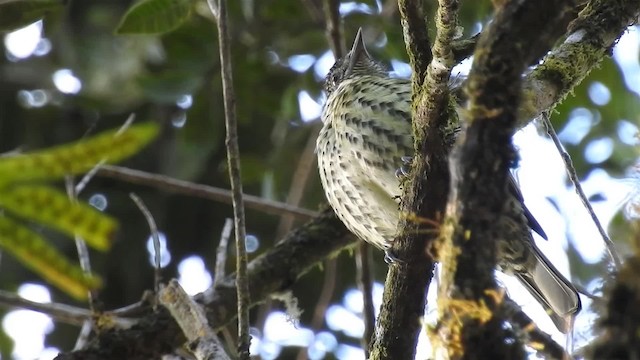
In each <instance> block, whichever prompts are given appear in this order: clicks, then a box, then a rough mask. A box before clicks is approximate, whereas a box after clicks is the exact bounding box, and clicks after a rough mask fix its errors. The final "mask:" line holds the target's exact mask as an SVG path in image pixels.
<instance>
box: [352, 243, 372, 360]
mask: <svg viewBox="0 0 640 360" xmlns="http://www.w3.org/2000/svg"><path fill="white" fill-rule="evenodd" d="M356 269H357V271H358V279H357V282H358V288H359V289H360V291H361V292H362V315H363V319H364V335H363V336H362V341H360V344H361V345H362V348H363V349H364V353H365V359H368V358H369V346H370V345H371V341H372V340H373V330H374V326H375V323H376V315H375V309H374V307H373V298H372V296H373V279H372V276H371V246H369V244H367V243H366V242H364V241H360V242H358V247H357V248H356Z"/></svg>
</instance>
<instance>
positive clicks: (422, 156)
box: [371, 0, 458, 359]
mask: <svg viewBox="0 0 640 360" xmlns="http://www.w3.org/2000/svg"><path fill="white" fill-rule="evenodd" d="M407 9H413V11H414V12H413V13H411V12H410V11H408V10H407ZM416 9H420V4H419V2H417V1H409V0H407V1H403V2H400V13H401V15H402V19H403V20H402V23H403V27H404V30H405V42H406V43H407V50H408V51H409V52H410V53H409V58H410V59H412V62H411V64H412V66H413V78H412V81H413V86H412V87H413V90H414V94H413V96H414V104H415V105H414V109H413V128H414V131H413V132H414V147H415V152H416V156H415V159H414V162H413V165H412V168H413V169H412V174H411V181H407V182H405V184H404V185H405V191H404V192H403V196H402V200H401V205H400V206H401V210H400V211H401V214H405V216H403V217H402V220H401V221H400V225H399V228H400V229H401V231H400V236H398V237H397V238H396V239H395V240H394V243H393V248H392V252H393V254H394V255H396V256H397V257H398V258H399V259H400V260H399V261H398V262H396V263H394V264H393V265H392V266H390V268H389V272H388V273H387V280H386V283H385V290H384V295H383V301H382V309H381V311H380V315H379V318H378V324H377V325H376V329H377V330H376V336H377V337H376V341H375V343H374V345H373V349H372V352H371V358H372V359H390V358H393V359H413V358H414V357H415V351H416V345H417V341H418V333H419V331H420V329H421V326H420V319H421V318H422V316H423V314H424V309H425V306H426V294H427V289H428V288H429V283H430V282H431V277H432V275H433V267H434V264H435V261H434V259H433V258H432V257H431V256H430V255H429V251H428V250H427V249H429V248H430V247H431V244H432V242H433V241H434V240H435V239H436V238H437V236H438V231H437V230H435V229H433V228H431V229H425V226H424V225H425V224H428V223H439V221H441V219H442V218H443V214H444V211H445V206H446V204H447V194H448V189H449V169H448V162H447V158H448V149H449V145H448V143H447V142H448V141H447V139H448V138H449V139H450V135H451V134H448V135H449V136H446V135H444V134H445V133H446V132H447V131H446V128H451V127H449V126H448V125H447V124H448V121H449V118H450V116H449V115H450V113H449V112H448V111H447V110H448V105H449V91H448V81H449V75H450V73H451V68H452V67H453V65H454V63H453V55H452V52H451V48H450V47H449V45H450V44H451V42H452V40H453V35H454V33H455V28H456V25H457V11H458V1H457V0H441V1H440V2H439V7H438V12H437V15H436V25H437V34H436V39H435V41H434V48H433V57H432V56H431V50H429V49H428V48H427V49H425V48H424V46H425V45H426V46H428V44H429V43H428V42H427V43H424V42H423V41H424V39H427V34H426V24H425V22H424V20H423V18H422V14H421V13H415V11H417V10H416ZM423 38H424V39H423ZM414 51H421V52H422V53H413V52H414ZM423 61H430V62H427V63H424V64H423V63H422V62H423ZM427 64H428V65H427ZM425 65H426V66H425ZM421 66H424V68H420V67H421ZM416 91H417V92H416ZM421 219H424V221H421Z"/></svg>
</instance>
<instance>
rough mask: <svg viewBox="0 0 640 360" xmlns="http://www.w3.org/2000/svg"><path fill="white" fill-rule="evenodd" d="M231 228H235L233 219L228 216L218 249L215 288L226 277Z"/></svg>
mask: <svg viewBox="0 0 640 360" xmlns="http://www.w3.org/2000/svg"><path fill="white" fill-rule="evenodd" d="M231 230H233V220H231V219H229V218H227V219H225V221H224V226H223V227H222V234H221V235H220V243H219V244H218V249H217V250H216V268H215V273H214V279H213V287H214V288H215V286H216V285H218V283H219V282H220V281H221V280H222V279H223V278H224V265H225V264H226V263H227V246H228V244H229V237H230V236H231Z"/></svg>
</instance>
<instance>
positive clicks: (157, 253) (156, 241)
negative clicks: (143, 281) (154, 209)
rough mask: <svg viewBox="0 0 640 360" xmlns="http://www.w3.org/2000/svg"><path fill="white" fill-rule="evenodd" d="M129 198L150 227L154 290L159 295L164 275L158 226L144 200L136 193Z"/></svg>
mask: <svg viewBox="0 0 640 360" xmlns="http://www.w3.org/2000/svg"><path fill="white" fill-rule="evenodd" d="M129 197H130V198H131V200H133V202H134V203H136V206H137V207H138V209H140V212H141V213H142V215H143V216H144V218H145V219H146V220H147V224H148V225H149V231H150V232H151V238H152V239H153V253H154V254H153V263H154V264H153V265H154V266H153V267H154V269H153V277H154V279H153V289H154V290H155V292H156V293H158V291H160V281H162V275H161V273H160V270H161V266H160V265H161V264H160V261H161V259H162V253H161V251H162V247H161V246H160V236H159V235H158V226H157V225H156V221H155V220H154V219H153V215H151V212H150V211H149V209H148V208H147V206H146V205H145V204H144V202H143V201H142V199H140V197H139V196H138V195H136V194H134V193H129Z"/></svg>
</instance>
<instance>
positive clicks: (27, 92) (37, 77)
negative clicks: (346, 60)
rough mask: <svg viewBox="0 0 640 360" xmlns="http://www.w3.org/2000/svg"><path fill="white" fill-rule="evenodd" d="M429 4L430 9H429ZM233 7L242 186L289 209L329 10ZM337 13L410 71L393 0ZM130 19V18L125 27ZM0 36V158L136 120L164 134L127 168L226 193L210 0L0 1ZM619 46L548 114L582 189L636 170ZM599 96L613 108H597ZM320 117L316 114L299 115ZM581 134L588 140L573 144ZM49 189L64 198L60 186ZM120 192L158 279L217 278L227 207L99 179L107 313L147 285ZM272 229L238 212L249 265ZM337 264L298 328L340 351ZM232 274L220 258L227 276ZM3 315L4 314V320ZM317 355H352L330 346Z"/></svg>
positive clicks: (317, 287) (326, 56) (24, 278)
mask: <svg viewBox="0 0 640 360" xmlns="http://www.w3.org/2000/svg"><path fill="white" fill-rule="evenodd" d="M426 3H427V8H428V9H429V13H430V14H432V13H433V11H434V2H433V1H427V2H426ZM134 4H135V6H134ZM229 5H230V9H229V10H230V23H231V26H232V28H231V36H232V48H231V51H232V58H233V67H234V82H235V88H236V96H237V104H238V120H239V134H240V137H239V141H240V149H241V157H242V159H241V165H242V176H243V185H244V190H245V192H246V193H249V194H254V195H259V196H262V197H264V198H267V199H273V200H278V201H285V200H286V198H287V194H288V193H289V190H290V187H291V185H292V181H293V179H294V174H295V173H296V169H297V167H298V166H301V165H300V158H301V154H303V153H304V152H305V147H306V146H307V143H308V142H309V139H310V138H314V137H315V135H316V133H317V131H318V126H319V120H318V119H317V110H318V104H317V103H316V102H321V99H322V92H321V81H322V77H323V76H324V72H326V71H327V70H328V66H330V65H331V63H332V58H331V56H330V53H329V52H328V51H329V50H328V49H329V47H328V43H327V39H326V37H325V22H324V16H323V13H322V6H323V4H322V2H321V1H318V0H304V1H275V0H260V1H252V0H243V1H232V2H230V4H229ZM132 6H133V7H132ZM341 10H342V15H343V20H344V29H345V36H346V39H347V43H349V42H350V39H352V38H353V36H354V34H355V32H356V30H357V28H358V27H360V26H363V27H364V28H365V37H366V38H367V39H368V40H367V41H368V43H370V44H372V46H370V50H371V52H372V53H373V54H374V56H375V57H377V58H378V59H381V60H383V61H384V62H386V63H390V62H391V60H394V61H393V64H394V69H395V70H398V72H399V73H401V72H402V71H403V70H404V71H406V66H402V64H400V63H398V62H397V61H406V54H405V52H404V44H403V42H402V32H401V28H400V25H399V15H398V13H397V10H396V8H395V3H394V2H393V1H390V0H387V1H385V2H380V1H360V2H342V3H341ZM491 10H492V5H491V2H490V1H473V2H464V4H463V6H462V10H461V25H462V26H463V31H462V33H463V35H464V36H470V35H473V34H474V33H476V32H477V31H479V30H480V29H481V26H482V25H481V24H483V23H486V22H487V21H488V19H489V16H490V13H491ZM127 11H130V16H128V17H127V18H126V19H125V18H124V15H125V13H127ZM43 17H44V20H43V21H40V22H38V24H37V25H36V26H35V28H34V27H33V26H32V27H31V28H30V29H31V30H30V31H39V32H40V33H41V38H40V40H39V42H38V43H37V46H36V48H35V49H34V51H32V52H31V53H30V54H28V55H27V56H26V57H20V56H17V55H16V54H15V53H12V52H11V46H10V44H11V36H15V33H12V31H14V30H17V29H19V28H21V27H22V26H25V25H28V24H29V23H31V22H33V21H37V20H38V19H41V18H43ZM0 28H1V29H3V30H4V32H5V35H4V40H5V41H4V42H3V43H2V45H0V46H2V47H3V48H2V52H3V54H4V55H5V56H3V57H2V58H1V59H0V79H2V81H0V152H10V151H15V150H16V149H19V150H31V149H41V148H45V147H50V146H53V145H56V144H62V143H66V142H70V141H73V140H77V139H80V138H83V137H85V136H87V135H88V134H95V133H97V132H100V131H102V130H104V129H110V128H115V127H118V126H120V125H121V124H122V123H123V122H124V121H125V119H126V118H128V117H129V115H130V114H135V116H136V119H138V121H153V122H155V123H157V124H159V125H160V126H161V128H162V130H161V134H160V135H159V137H158V138H157V139H156V141H155V142H154V143H153V144H152V145H150V146H148V147H147V148H145V149H143V150H142V151H141V152H140V153H139V154H138V155H136V156H135V157H133V158H131V159H130V160H128V161H126V162H125V163H124V165H126V166H128V167H132V168H136V169H141V170H145V171H149V172H153V173H160V174H165V175H169V176H172V177H175V178H178V179H183V180H189V181H193V182H197V183H202V184H208V185H213V186H216V187H221V188H229V181H228V176H227V172H226V160H225V151H224V118H223V105H222V90H221V85H220V74H219V72H220V64H219V57H218V47H217V33H216V31H215V29H216V28H215V23H214V22H213V19H212V16H211V14H210V12H209V9H208V7H207V5H206V2H204V1H193V2H192V1H187V0H152V1H147V2H145V3H138V4H136V3H135V2H132V1H125V0H109V1H106V0H94V1H68V2H60V1H49V0H43V1H17V2H13V3H9V4H8V5H7V4H4V5H2V7H0ZM34 29H35V30H34ZM38 29H39V30H38ZM141 33H144V34H141ZM636 39H637V38H636ZM636 41H637V40H636ZM625 46H626V47H625V48H624V49H622V50H620V51H623V52H625V53H626V54H628V55H629V54H630V56H629V58H630V59H631V63H630V64H631V66H636V70H633V69H632V70H626V72H623V69H624V68H623V67H622V65H621V64H620V63H616V62H615V61H614V60H612V59H607V60H605V61H604V62H603V63H602V66H600V67H599V68H598V69H597V70H595V71H593V72H592V73H591V74H590V75H589V76H588V77H587V79H586V80H585V81H584V82H583V84H582V85H581V86H580V87H579V88H577V89H576V90H575V92H574V94H573V96H570V97H569V98H567V99H566V100H565V101H564V102H563V103H562V104H561V105H560V106H558V107H557V108H556V113H554V114H553V118H552V120H553V122H554V125H555V126H556V128H557V129H559V131H560V130H563V129H567V131H569V132H570V133H571V134H573V135H572V136H573V137H572V136H568V138H572V139H577V140H575V141H566V142H565V146H566V147H567V150H568V151H569V153H570V154H571V155H572V157H573V161H574V165H575V167H576V170H577V173H578V175H579V176H580V177H581V178H583V179H584V178H586V177H588V176H589V174H592V173H593V171H594V170H597V169H604V170H605V171H606V172H607V173H608V174H610V175H611V176H613V177H616V178H623V177H626V178H631V177H632V176H633V174H634V173H633V166H634V165H635V164H636V161H637V157H638V147H637V138H634V132H636V131H637V129H638V128H637V126H638V122H639V117H638V110H639V109H640V102H639V101H638V88H637V87H636V88H635V91H632V90H630V88H629V85H630V86H635V85H634V84H637V83H640V75H639V74H640V70H637V69H640V66H639V65H637V62H638V55H639V54H638V45H637V43H631V44H629V43H625ZM634 57H635V65H634V63H633V59H634ZM633 71H636V72H633ZM624 74H626V75H624ZM625 76H627V83H628V84H629V85H626V84H625ZM56 79H57V80H56ZM61 79H62V80H61ZM73 79H76V80H73ZM69 81H71V84H75V85H76V86H77V85H78V84H80V86H81V89H73V86H72V87H71V88H67V87H65V86H68V85H69ZM74 81H76V82H74ZM64 84H67V85H64ZM76 90H78V91H76ZM607 93H608V94H609V101H606V102H603V101H601V99H602V96H605V98H606V95H607ZM576 109H581V110H576ZM576 111H577V112H576ZM314 112H315V115H316V118H315V119H309V118H308V117H312V118H313V117H314V116H313V115H314ZM309 114H311V115H309ZM576 114H587V115H588V116H587V117H586V118H587V120H584V119H582V122H580V119H578V122H574V123H571V121H574V120H575V119H576V116H575V115H576ZM589 119H590V120H589ZM568 124H569V125H571V126H569V127H567V126H568ZM580 132H582V136H578V135H580ZM576 134H578V135H576ZM565 135H566V132H565ZM594 146H595V149H596V150H593V149H594ZM598 146H599V147H598ZM590 148H591V150H589V149H590ZM602 149H604V150H602ZM608 149H610V154H609V155H607V153H609V150H608ZM589 151H596V153H597V154H603V153H604V154H605V156H601V158H602V159H601V160H599V161H596V162H594V161H589V158H588V157H585V154H588V153H589ZM603 151H604V152H603ZM309 161H314V156H311V157H310V158H308V159H304V160H303V161H302V163H303V164H306V163H308V162H309ZM1 175H2V174H0V176H1ZM540 175H541V176H544V175H545V174H540ZM56 186H58V187H59V188H60V189H61V190H64V187H63V186H64V185H63V184H62V183H61V182H60V183H58V184H56ZM604 190H606V189H603V191H604ZM130 192H135V193H136V194H138V195H139V196H140V197H141V198H142V199H143V200H144V201H145V203H146V204H147V206H148V207H149V208H150V210H151V213H152V214H153V216H154V218H155V220H156V222H157V223H158V227H159V229H160V230H161V231H162V232H163V234H164V235H165V237H166V241H167V249H168V254H170V260H169V259H168V258H165V259H166V260H167V265H166V267H165V268H164V269H163V275H164V276H165V278H166V279H168V278H171V277H175V276H177V274H178V265H179V264H181V261H182V260H184V259H185V258H188V257H190V256H192V255H196V256H199V257H200V258H201V259H202V260H203V261H204V264H205V266H206V268H207V269H213V267H214V261H215V260H214V256H215V249H216V246H217V244H218V239H219V237H220V232H221V230H222V227H223V223H224V221H225V219H226V218H228V217H231V216H232V210H231V207H230V206H228V205H225V204H221V203H217V202H212V201H208V200H203V199H197V198H193V197H187V196H182V195H174V194H170V193H167V192H159V191H157V190H154V189H152V188H149V187H145V186H138V185H132V184H128V183H126V182H123V181H118V180H113V179H108V178H103V177H96V178H94V179H93V180H92V181H91V183H90V184H89V186H88V188H87V189H86V190H85V191H84V192H83V193H82V194H81V195H80V199H82V200H84V201H89V200H90V199H92V196H95V195H96V194H101V195H104V197H105V199H106V201H107V203H108V206H107V209H106V212H107V213H108V214H110V215H113V216H114V217H116V218H117V219H119V220H120V222H121V226H120V231H119V233H118V234H117V239H116V242H115V243H114V246H113V247H112V249H111V250H110V251H109V252H107V253H98V252H94V253H92V259H91V260H92V265H93V268H94V271H95V272H96V273H97V274H99V275H100V276H102V278H103V280H104V288H103V289H102V290H101V291H100V294H99V299H100V301H101V302H102V303H103V305H104V307H105V308H106V309H112V308H117V307H121V306H124V305H127V304H130V303H132V302H135V301H137V300H139V299H140V297H141V295H142V292H143V291H144V290H146V289H150V288H152V284H153V269H152V266H151V265H150V263H149V260H148V259H149V252H148V250H147V239H148V236H149V234H148V233H149V231H148V226H147V224H146V222H145V221H144V218H143V217H142V215H141V214H140V212H139V210H138V209H137V208H136V206H135V204H134V203H133V202H132V201H131V200H130V198H129V195H128V194H129V193H130ZM592 195H593V196H592V200H594V201H596V202H597V201H603V200H604V198H605V197H606V196H605V195H598V191H595V192H593V194H592ZM93 199H95V198H93ZM322 203H323V192H322V190H321V187H320V184H319V181H318V178H317V176H316V173H315V164H312V172H311V175H310V177H309V180H308V182H307V183H306V184H305V189H304V197H303V200H302V202H301V203H300V206H301V207H304V208H307V209H312V210H315V209H318V207H319V205H320V204H322ZM280 221H281V219H280V218H279V217H277V216H272V215H266V214H263V213H261V212H257V211H253V210H248V211H247V232H248V233H249V234H251V235H252V236H254V237H255V238H254V240H256V245H257V249H256V250H255V252H253V253H252V254H251V256H255V255H256V254H259V253H261V252H263V251H265V249H268V248H269V247H270V246H272V244H274V243H275V242H276V241H277V240H278V238H280V237H281V236H282V232H283V231H284V230H283V228H282V227H281V225H280ZM33 229H35V230H36V231H38V232H40V233H42V234H44V236H45V237H46V238H47V239H48V240H49V241H50V242H51V244H53V245H54V246H55V247H56V248H58V249H59V250H61V251H62V252H63V253H65V255H66V256H68V257H70V258H74V254H75V251H76V250H75V245H74V244H73V242H72V241H70V239H69V238H67V237H66V236H64V235H61V234H59V233H56V232H53V231H50V230H47V229H46V228H42V227H40V226H38V225H34V226H33ZM630 231H631V230H630V229H629V226H628V222H627V220H626V218H625V216H623V214H622V212H620V213H618V215H617V216H616V218H615V219H614V220H613V222H612V229H611V233H612V234H613V235H614V239H615V241H616V242H617V244H618V246H619V247H620V248H622V249H625V248H628V245H627V242H626V240H627V239H629V238H630V236H632V235H631V233H630ZM567 236H569V237H571V234H568V235H567ZM572 241H573V242H570V243H569V244H570V246H569V251H568V257H569V262H570V265H571V268H572V272H573V274H574V275H575V276H577V278H578V279H579V282H580V283H582V284H588V283H590V282H591V281H593V280H594V279H600V278H602V277H603V275H604V267H603V266H602V265H599V266H596V265H594V264H587V263H585V262H584V261H583V259H582V258H581V256H580V253H579V251H577V250H576V247H577V246H576V245H575V242H577V241H579V239H573V240H572ZM374 254H375V255H374V263H375V266H374V272H375V276H376V279H377V281H379V282H383V280H384V274H385V271H386V265H385V264H384V262H383V261H382V254H379V253H378V252H374ZM231 259H233V258H232V257H231V258H230V260H231ZM332 266H333V265H332V264H329V263H328V264H326V265H325V266H324V267H322V268H318V269H316V270H314V271H312V272H311V273H309V274H307V275H306V276H305V277H304V278H303V279H302V281H299V282H298V283H296V284H295V285H294V286H293V293H294V295H295V296H296V297H297V298H298V300H299V307H300V308H301V309H303V310H304V312H303V314H302V315H301V319H300V320H301V327H302V328H310V327H311V328H314V330H315V331H328V333H324V334H332V336H334V337H335V339H336V340H337V342H338V343H341V344H349V345H352V346H354V347H355V346H358V339H356V338H354V337H352V336H349V335H348V334H346V333H345V332H340V331H335V329H333V330H332V329H330V327H329V325H328V324H327V323H326V322H325V321H323V320H322V317H320V321H319V322H318V320H317V319H316V320H315V321H313V317H314V311H315V310H314V309H316V307H317V306H318V303H319V296H320V293H321V291H322V289H323V286H327V284H331V285H332V286H334V288H333V291H332V292H331V300H330V303H340V302H342V301H343V297H344V296H345V294H353V293H352V292H349V291H350V290H353V289H354V287H355V280H354V279H355V265H354V259H353V254H351V253H348V252H344V253H342V254H341V255H340V256H339V257H338V258H337V261H336V263H335V268H333V267H332ZM232 269H233V266H232V264H228V271H232ZM327 269H332V272H330V274H329V276H325V270H327ZM24 283H35V284H43V281H42V279H41V278H40V277H38V276H37V275H35V274H34V273H32V272H30V271H28V270H26V269H25V267H24V266H22V265H21V264H19V263H18V262H17V261H16V260H15V259H13V258H12V257H10V256H2V258H1V262H0V289H4V290H8V291H17V289H18V288H19V287H20V286H21V284H24ZM323 284H324V285H323ZM49 290H50V292H51V298H52V300H53V301H56V302H64V303H72V304H76V305H84V304H82V303H78V302H76V301H75V300H73V299H72V298H70V297H69V296H68V295H65V294H64V293H61V292H60V291H58V290H56V289H55V288H52V287H49ZM347 298H349V299H351V298H350V297H348V296H347ZM325 305H326V304H325ZM283 308H284V306H283V305H282V304H280V303H278V302H275V301H274V302H270V303H269V304H267V305H263V306H260V307H258V308H256V309H254V310H253V311H252V319H253V321H254V326H255V329H256V331H257V333H256V335H257V336H256V338H260V337H261V336H262V334H261V333H260V332H261V331H262V330H263V329H265V326H264V323H265V321H267V320H268V319H273V318H270V317H269V316H268V314H270V313H271V312H272V311H275V310H280V311H281V310H283ZM321 309H322V308H321ZM9 311H10V310H8V309H1V310H0V318H2V317H3V316H4V315H6V314H7V313H8V312H9ZM312 322H315V323H314V324H311V323H312ZM9 332H10V331H9V329H8V328H7V326H4V327H3V328H2V329H0V354H1V355H2V357H3V358H9V357H11V353H12V349H13V345H14V344H13V342H12V340H11V338H10V337H9V336H8V335H7V334H8V333H9ZM232 332H233V331H232ZM77 335H78V329H77V328H76V327H72V326H69V325H65V324H61V323H56V324H55V328H53V329H52V331H51V332H50V333H49V334H48V335H47V336H46V340H45V342H46V346H50V347H56V348H59V349H70V348H72V347H73V344H74V342H75V339H76V337H77ZM33 341H34V342H36V341H39V340H38V339H33ZM299 349H300V348H299V347H295V346H284V347H283V348H282V349H280V348H276V349H275V350H274V349H271V350H270V349H269V348H266V350H265V349H262V350H260V351H263V352H262V354H263V357H264V358H274V356H273V355H274V354H276V355H278V354H279V355H278V356H279V358H283V359H288V358H292V359H293V358H296V356H298V352H299ZM347 349H350V348H347ZM327 356H328V357H329V358H331V357H333V356H335V357H341V358H344V357H343V356H348V355H339V354H338V352H337V351H335V352H333V353H331V352H329V355H327Z"/></svg>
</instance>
